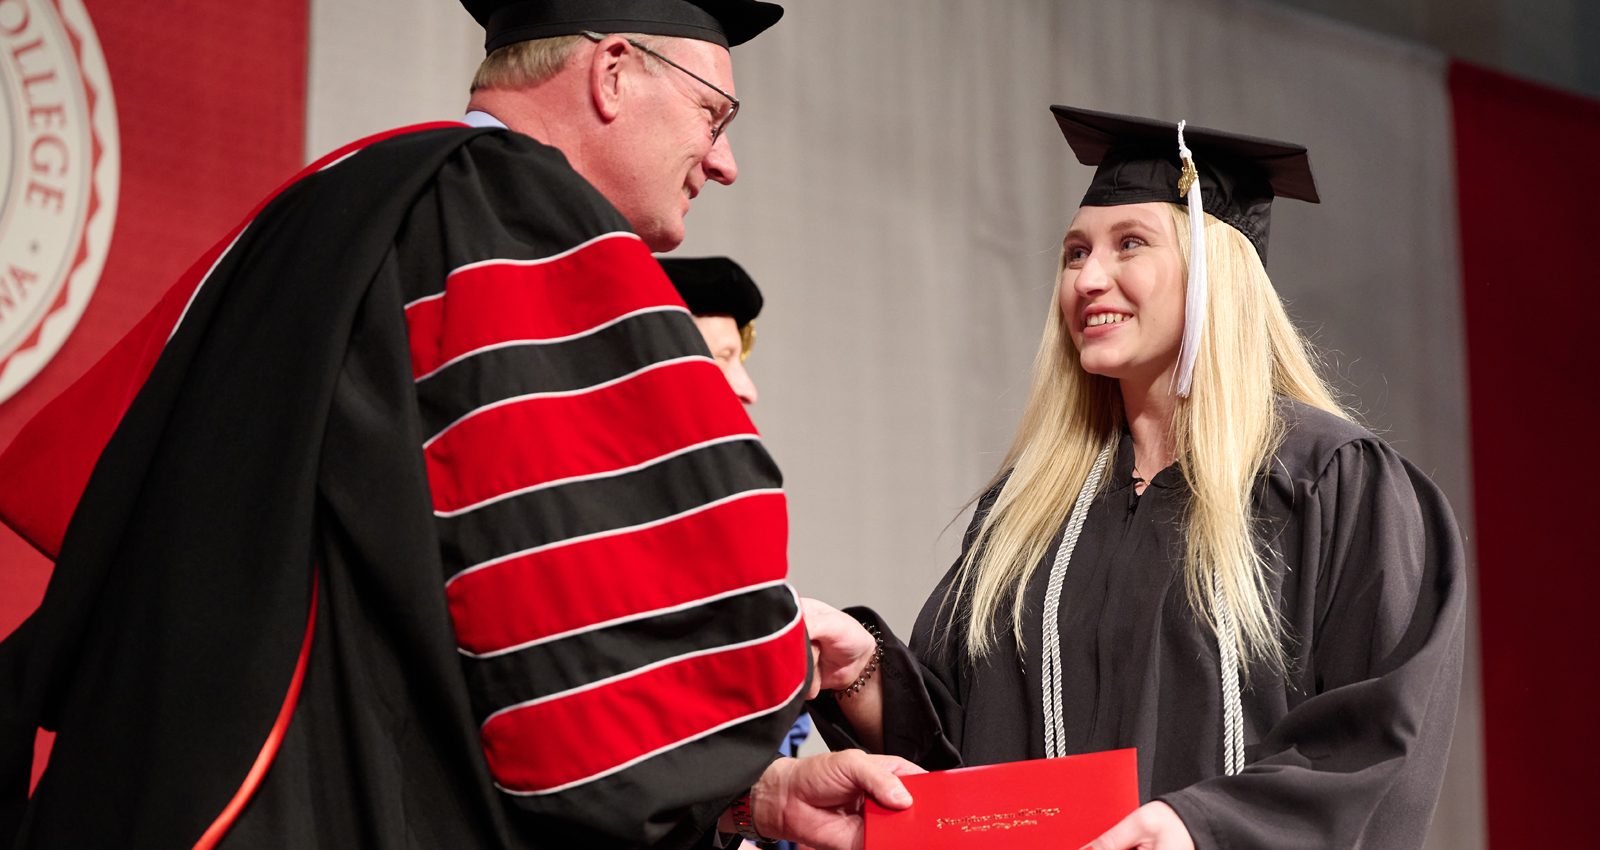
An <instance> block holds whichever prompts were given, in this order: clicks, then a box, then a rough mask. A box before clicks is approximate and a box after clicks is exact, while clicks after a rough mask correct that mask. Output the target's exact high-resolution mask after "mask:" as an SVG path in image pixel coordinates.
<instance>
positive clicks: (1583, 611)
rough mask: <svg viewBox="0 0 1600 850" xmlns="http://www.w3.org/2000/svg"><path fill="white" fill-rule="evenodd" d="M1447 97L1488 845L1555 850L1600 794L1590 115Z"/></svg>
mask: <svg viewBox="0 0 1600 850" xmlns="http://www.w3.org/2000/svg"><path fill="white" fill-rule="evenodd" d="M1450 93H1451V98H1452V101H1453V104H1454V108H1455V125H1456V126H1455V132H1456V170H1457V172H1456V173H1457V178H1456V181H1457V196H1458V199H1459V200H1458V203H1459V205H1460V211H1461V259H1462V263H1461V267H1462V287H1463V289H1462V292H1463V298H1462V301H1463V312H1464V314H1465V320H1466V326H1467V334H1466V336H1467V361H1468V362H1467V372H1468V375H1469V376H1470V385H1469V387H1470V395H1471V416H1472V471H1473V479H1474V480H1473V493H1474V497H1473V500H1474V503H1475V504H1474V508H1475V513H1476V518H1477V536H1478V539H1477V552H1478V599H1479V603H1478V606H1479V612H1480V622H1479V630H1480V633H1481V635H1482V641H1483V644H1482V656H1483V712H1484V767H1485V769H1484V780H1485V791H1486V796H1487V808H1488V819H1489V846H1490V847H1493V848H1495V850H1510V848H1519V847H1528V848H1533V847H1559V846H1562V845H1565V844H1571V843H1572V841H1573V838H1572V830H1573V826H1572V823H1571V820H1570V819H1571V817H1572V814H1573V813H1574V812H1582V811H1585V810H1586V807H1587V806H1589V805H1591V804H1592V800H1593V799H1594V797H1595V795H1596V793H1597V792H1600V778H1596V773H1595V771H1594V764H1595V762H1596V761H1600V732H1597V731H1596V728H1595V724H1594V716H1595V706H1596V705H1600V683H1597V682H1596V680H1595V677H1594V663H1595V659H1596V658H1600V631H1596V630H1595V627H1594V613H1593V609H1594V602H1595V600H1596V599H1600V569H1596V566H1597V565H1600V556H1597V555H1596V554H1595V544H1594V534H1593V531H1592V529H1593V526H1592V525H1591V523H1593V522H1594V521H1595V520H1594V518H1595V516H1596V514H1597V513H1600V495H1597V494H1596V493H1595V490H1594V488H1592V487H1590V486H1588V482H1587V481H1586V480H1585V476H1584V474H1583V472H1582V470H1583V469H1584V468H1585V467H1584V466H1583V464H1584V463H1585V462H1586V461H1584V458H1585V457H1587V455H1588V451H1589V450H1590V449H1592V447H1593V446H1594V445H1595V444H1596V443H1597V442H1600V394H1597V393H1596V392H1595V390H1596V386H1597V382H1596V380H1595V377H1594V365H1593V361H1594V360H1595V354H1594V351H1593V350H1592V349H1591V346H1592V345H1593V344H1594V338H1595V330H1594V320H1595V316H1596V315H1600V272H1596V271H1595V260H1594V257H1593V256H1592V254H1591V250H1592V248H1591V245H1590V243H1589V240H1591V239H1594V238H1595V234H1596V233H1597V232H1600V202H1597V201H1596V200H1595V199H1596V197H1597V191H1596V188H1597V183H1600V178H1597V177H1595V176H1593V174H1594V167H1593V166H1592V164H1591V163H1592V162H1593V161H1594V140H1595V139H1597V138H1600V103H1595V102H1594V101H1590V100H1586V99H1584V98H1580V97H1576V96H1573V95H1567V94H1562V93H1560V92H1556V91H1552V90H1550V89H1546V88H1542V87H1539V86H1535V85H1531V84H1529V83H1524V82H1520V81H1517V80H1513V79H1511V78H1509V77H1506V76H1504V75H1501V74H1498V73H1495V72H1493V71H1487V70H1483V69H1480V68H1475V67H1472V66H1469V65H1461V64H1458V65H1456V66H1455V67H1454V68H1453V69H1452V70H1451V73H1450ZM1550 451H1554V452H1556V456H1555V461H1552V460H1550V459H1549V458H1546V457H1545V454H1546V453H1547V452H1550ZM1569 452H1570V453H1571V454H1568V453H1569ZM1556 461H1561V462H1560V463H1557V462H1556ZM1572 462H1575V463H1577V464H1578V466H1576V467H1572V466H1570V465H1569V464H1570V463H1572ZM1568 472H1576V473H1577V474H1576V475H1568V474H1567V473H1568ZM1462 507H1464V506H1462ZM1459 509H1460V508H1458V510H1459ZM1580 843H1581V842H1580Z"/></svg>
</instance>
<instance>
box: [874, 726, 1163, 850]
mask: <svg viewBox="0 0 1600 850" xmlns="http://www.w3.org/2000/svg"><path fill="white" fill-rule="evenodd" d="M901 778H902V779H903V780H904V781H905V785H906V790H907V791H910V792H911V796H912V797H913V798H914V799H915V801H916V802H914V803H912V804H911V808H909V809H905V810H903V811H898V812H897V811H891V810H889V809H885V808H883V807H882V806H880V805H878V804H877V803H874V802H873V801H872V799H871V798H870V797H869V798H868V799H867V812H866V816H867V847H866V850H912V849H913V848H915V849H916V850H922V848H943V847H948V848H952V850H968V849H969V848H970V850H984V848H990V847H994V848H1001V847H1004V848H1006V850H1034V848H1038V850H1045V848H1048V849H1049V850H1076V848H1079V847H1082V846H1083V845H1085V844H1088V843H1089V842H1091V841H1093V840H1095V839H1096V838H1099V837H1100V834H1101V833H1103V832H1105V831H1106V830H1108V829H1110V828H1111V827H1113V826H1116V824H1117V822H1118V821H1120V820H1122V819H1123V818H1125V817H1127V816H1128V814H1129V813H1130V812H1132V811H1133V810H1134V809H1137V808H1138V807H1139V762H1138V759H1137V758H1136V757H1135V755H1134V751H1133V750H1131V749H1129V750H1108V751H1106V752H1103V753H1087V754H1085V755H1081V756H1066V757H1064V758H1055V759H1037V760H1035V761H1017V762H1011V763H1009V764H992V765H986V766H984V767H963V768H957V769H955V770H941V771H937V772H935V773H923V774H918V775H916V776H905V777H901Z"/></svg>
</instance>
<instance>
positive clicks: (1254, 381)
mask: <svg viewBox="0 0 1600 850" xmlns="http://www.w3.org/2000/svg"><path fill="white" fill-rule="evenodd" d="M1054 113H1055V116H1056V119H1057V121H1058V123H1059V125H1060V127H1061V130H1062V131H1063V133H1064V134H1065V135H1066V137H1067V141H1068V142H1069V143H1070V145H1071V147H1072V149H1073V151H1074V152H1075V153H1076V154H1077V157H1078V160H1079V161H1080V162H1082V163H1083V164H1085V165H1091V166H1095V167H1096V172H1095V175H1094V179H1093V181H1092V182H1091V184H1090V188H1089V191H1088V193H1087V195H1086V196H1085V197H1084V199H1083V205H1082V207H1081V208H1080V209H1079V211H1078V214H1077V216H1076V217H1075V218H1074V219H1073V222H1072V225H1071V227H1070V229H1069V230H1068V232H1067V234H1066V237H1065V239H1064V240H1063V241H1062V245H1061V260H1060V265H1059V272H1058V275H1057V281H1056V293H1055V294H1056V297H1055V298H1054V299H1052V301H1051V305H1050V310H1049V314H1048V318H1047V320H1046V324H1045V333H1044V339H1043V341H1042V342H1041V343H1040V347H1039V353H1038V357H1037V359H1036V360H1035V366H1034V375H1033V383H1032V388H1031V391H1030V394H1029V399H1028V402H1027V406H1026V408H1025V410H1024V412H1023V415H1022V421H1021V424H1020V425H1019V427H1018V430H1017V435H1016V438H1015V440H1014V442H1013V444H1012V447H1011V450H1010V451H1009V452H1008V453H1007V455H1006V458H1005V460H1004V461H1003V462H1002V463H1001V465H1000V468H999V469H998V471H997V472H996V474H995V478H994V480H993V481H992V482H991V484H990V486H989V487H988V488H986V491H985V492H984V493H983V494H982V495H981V498H978V499H977V502H978V506H977V510H976V513H975V514H974V517H973V520H972V524H971V526H970V527H969V529H968V531H967V534H966V536H965V539H964V551H963V553H962V556H961V558H960V559H959V560H958V561H957V562H956V564H955V566H954V567H952V568H951V570H950V572H949V573H948V574H947V575H946V576H945V577H944V579H943V580H942V581H940V582H939V584H938V586H937V587H936V589H935V590H934V592H933V594H932V595H931V596H930V597H929V599H928V601H927V604H926V605H925V606H924V608H923V610H922V613H921V616H919V617H918V619H917V622H916V626H915V628H914V629H913V631H912V634H911V639H910V643H909V646H908V645H906V644H903V643H901V642H900V641H899V640H898V639H897V638H896V637H895V636H894V635H893V634H891V633H890V631H889V629H888V626H887V625H886V624H885V623H884V622H883V621H882V620H881V619H880V618H879V617H878V616H877V615H876V614H874V613H873V612H872V611H871V610H869V609H865V608H855V609H850V611H849V613H848V614H845V613H841V612H838V611H836V610H834V609H832V608H830V607H828V606H826V605H824V604H822V603H820V602H815V601H812V600H806V601H805V603H804V604H805V605H806V610H807V621H808V622H809V623H810V624H811V626H812V633H811V636H812V640H813V644H814V645H815V646H816V647H817V648H818V649H819V651H820V652H821V656H822V661H821V667H822V670H823V676H822V678H821V682H820V687H823V688H833V689H841V690H833V691H824V692H822V693H819V694H818V695H817V697H816V699H814V700H813V701H812V702H811V704H810V708H811V713H812V715H813V717H814V718H817V724H818V729H819V731H820V732H821V733H822V735H823V737H824V738H825V739H826V740H827V741H828V742H829V744H830V746H832V747H833V748H835V749H839V748H843V747H849V746H864V747H866V748H868V749H869V750H872V751H875V752H883V753H895V754H898V755H902V756H905V757H906V758H909V759H912V760H913V761H916V762H917V763H919V764H921V765H922V766H924V767H927V768H929V769H937V768H948V767H954V766H957V765H982V764H993V763H996V762H1006V761H1016V760H1021V759H1034V758H1041V757H1051V756H1061V755H1071V754H1075V753H1086V752H1095V751H1102V750H1110V749H1118V748H1125V747H1136V748H1137V749H1138V763H1139V794H1140V799H1141V801H1143V802H1144V805H1143V806H1141V807H1140V808H1139V809H1138V810H1137V811H1135V812H1133V813H1132V814H1131V815H1129V816H1128V818H1127V819H1125V820H1124V821H1122V822H1121V823H1120V824H1118V825H1117V826H1116V827H1114V828H1113V829H1111V830H1110V831H1108V832H1107V833H1106V834H1105V835H1103V836H1101V837H1100V838H1099V839H1097V840H1096V841H1095V842H1094V843H1093V845H1092V847H1094V848H1095V850H1126V848H1135V847H1137V848H1145V850H1189V848H1194V847H1198V848H1204V850H1216V848H1233V850H1246V848H1259V850H1268V848H1271V850H1287V849H1288V848H1329V850H1332V848H1348V847H1373V848H1379V847H1381V848H1416V847H1420V846H1422V843H1423V840H1424V837H1425V835H1426V833H1427V830H1428V825H1429V821H1430V820H1431V818H1432V815H1433V810H1434V806H1435V804H1436V802H1437V799H1438V794H1439V788H1440V784H1441V782H1442V780H1443V775H1444V769H1445V761H1446V756H1447V754H1448V749H1449V743H1450V737H1451V730H1452V726H1453V724H1454V718H1455V711H1456V699H1457V692H1458V687H1459V683H1460V671H1461V663H1462V640H1463V636H1462V635H1463V625H1462V617H1463V610H1464V609H1463V605H1464V600H1465V581H1464V578H1463V561H1464V554H1463V549H1462V542H1461V539H1460V536H1459V533H1458V531H1457V528H1456V524H1455V521H1454V518H1453V516H1452V514H1451V511H1450V507H1449V505H1448V504H1446V502H1445V499H1444V496H1443V495H1442V494H1441V493H1440V492H1439V490H1438V488H1436V487H1435V486H1434V485H1433V483H1432V482H1431V481H1429V480H1428V478H1427V477H1426V476H1425V475H1423V474H1422V473H1421V472H1420V471H1418V470H1417V469H1416V467H1414V466H1412V465H1411V464H1410V463H1408V462H1407V461H1406V460H1405V459H1404V458H1402V457H1400V455H1399V454H1397V453H1396V452H1395V451H1394V450H1393V449H1392V448H1390V447H1389V446H1388V445H1387V444H1385V443H1384V442H1383V441H1382V440H1380V439H1378V438H1377V437H1374V436H1373V435H1372V434H1371V433H1369V432H1368V431H1366V430H1364V429H1362V428H1361V427H1359V426H1358V425H1356V424H1354V423H1353V422H1352V421H1351V420H1350V417H1349V414H1348V413H1347V412H1346V411H1345V410H1344V409H1343V408H1342V407H1340V406H1339V404H1338V403H1337V402H1335V401H1334V399H1333V397H1332V395H1331V394H1330V392H1329V391H1328V389H1327V387H1326V385H1325V384H1324V382H1323V380H1322V378H1320V377H1319V376H1318V374H1317V372H1316V370H1315V368H1314V366H1313V360H1312V358H1311V356H1310V355H1309V353H1308V347H1307V345H1306V343H1305V341H1304V340H1303V339H1302V338H1301V337H1300V335H1299V334H1298V333H1297V331H1296V330H1295V328H1294V326H1293V325H1292V324H1291V322H1290V320H1289V318H1288V316H1287V314H1286V313H1285V311H1284V308H1283V305H1282V304H1281V302H1280V300H1279V298H1278V296H1277V294H1276V292H1274V290H1273V288H1272V284H1271V282H1270V281H1269V280H1268V278H1267V275H1266V271H1265V268H1264V266H1263V259H1264V257H1265V255H1266V248H1267V234H1268V222H1269V215H1270V211H1271V203H1272V201H1273V199H1274V198H1275V197H1288V198H1295V199H1300V200H1306V201H1311V202H1316V201H1317V200H1318V198H1317V193H1316V186H1315V184H1314V183H1313V181H1312V177H1311V171H1310V164H1309V161H1308V158H1307V154H1306V151H1305V148H1303V147H1300V146H1297V145H1290V144H1285V143H1280V142H1271V141H1267V140H1262V139H1255V138H1249V137H1244V136H1238V135H1234V134H1231V133H1223V132H1218V131H1212V130H1201V129H1198V128H1186V127H1182V126H1181V125H1173V124H1167V123H1162V122H1157V121H1150V120H1146V119H1141V118H1133V117H1128V116H1118V115H1110V114H1105V113H1099V112H1092V111H1089V110H1084V109H1072V108H1066V107H1055V108H1054ZM868 627H870V630H869V628H868ZM872 631H875V632H877V634H878V635H880V636H881V637H882V641H881V643H880V642H879V640H878V639H877V638H876V637H874V636H873V634H872V633H871V632H872ZM875 659H876V660H878V661H879V664H880V665H881V667H879V671H880V672H878V673H877V675H870V674H871V671H872V670H873V666H872V664H873V661H874V660H875ZM856 685H859V687H858V688H853V689H851V688H852V686H856ZM844 689H849V690H844Z"/></svg>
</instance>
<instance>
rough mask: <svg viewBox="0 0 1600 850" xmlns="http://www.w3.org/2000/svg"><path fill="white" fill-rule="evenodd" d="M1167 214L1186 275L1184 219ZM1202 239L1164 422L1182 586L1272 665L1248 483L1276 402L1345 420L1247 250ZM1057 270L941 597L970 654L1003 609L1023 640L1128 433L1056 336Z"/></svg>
mask: <svg viewBox="0 0 1600 850" xmlns="http://www.w3.org/2000/svg"><path fill="white" fill-rule="evenodd" d="M1169 206H1170V207H1171V210H1172V220H1173V223H1174V225H1175V226H1176V228H1177V242H1178V244H1179V245H1180V246H1182V248H1181V250H1182V253H1183V258H1184V263H1185V267H1187V263H1188V253H1189V212H1188V209H1187V208H1185V207H1182V206H1178V205H1176V204H1172V205H1169ZM1205 238H1206V257H1207V267H1208V275H1207V287H1208V289H1209V295H1208V302H1209V303H1208V304H1207V307H1206V320H1205V328H1204V331H1203V333H1202V336H1201V340H1200V350H1199V353H1198V355H1197V357H1196V360H1195V367H1194V385H1193V390H1192V391H1191V393H1190V396H1189V398H1188V399H1184V400H1180V402H1179V404H1178V407H1177V412H1176V414H1175V415H1174V417H1173V421H1172V429H1173V438H1174V443H1175V446H1176V448H1177V452H1178V463H1179V466H1180V468H1181V469H1182V471H1183V475H1184V479H1185V481H1186V482H1187V484H1188V486H1189V491H1190V497H1189V501H1188V506H1187V508H1186V510H1185V514H1184V532H1185V534H1184V536H1185V538H1186V540H1187V547H1186V551H1185V553H1184V559H1183V578H1184V586H1185V588H1186V590H1187V593H1188V598H1189V601H1190V604H1191V605H1193V607H1194V609H1195V611H1196V612H1198V613H1199V614H1200V615H1201V616H1202V618H1203V619H1204V620H1205V621H1206V623H1207V624H1208V625H1209V626H1210V628H1211V629H1212V631H1213V632H1214V633H1216V635H1217V642H1218V644H1219V646H1220V645H1223V644H1230V643H1231V644H1232V645H1233V646H1234V647H1235V648H1236V649H1237V650H1238V653H1239V657H1240V658H1241V659H1244V660H1245V661H1246V662H1247V663H1248V662H1250V661H1261V662H1266V663H1267V664H1268V665H1269V666H1271V667H1274V668H1277V669H1281V668H1282V666H1283V663H1284V657H1285V656H1284V651H1283V647H1282V640H1281V635H1280V627H1279V618H1278V617H1277V615H1276V614H1275V613H1274V611H1273V609H1272V606H1271V600H1270V598H1269V594H1270V590H1269V587H1268V583H1267V578H1268V573H1269V569H1270V568H1269V566H1268V564H1267V562H1266V561H1265V559H1264V558H1263V557H1262V554H1261V552H1260V551H1259V548H1258V546H1257V543H1258V541H1256V540H1255V538H1254V534H1253V530H1252V521H1251V519H1252V518H1251V493H1252V490H1253V489H1254V486H1255V483H1256V480H1257V477H1258V475H1259V474H1260V473H1261V472H1262V471H1263V470H1264V469H1265V468H1266V464H1267V463H1268V461H1269V460H1270V459H1271V457H1272V455H1273V453H1274V452H1275V451H1276V450H1277V447H1278V445H1279V443H1280V442H1281V441H1282V439H1283V429H1284V426H1283V422H1282V420H1281V419H1280V418H1279V416H1278V414H1277V411H1276V402H1275V396H1279V395H1282V396H1286V397H1288V398H1291V399H1296V400H1299V401H1302V402H1305V403H1306V404H1309V405H1312V406H1313V407H1318V408H1321V409H1323V410H1326V411H1328V412H1330V413H1333V414H1335V415H1338V416H1341V417H1346V418H1348V414H1347V413H1346V412H1345V411H1344V409H1343V408H1341V407H1340V406H1339V404H1338V403H1337V402H1336V401H1335V400H1334V398H1333V395H1332V393H1331V392H1330V391H1329V389H1328V387H1327V385H1326V384H1325V383H1324V382H1323V380H1322V378H1321V377H1319V376H1318V374H1317V371H1316V369H1315V367H1314V366H1313V361H1314V358H1313V356H1312V354H1311V351H1310V349H1309V347H1308V345H1307V343H1306V341H1305V340H1304V339H1302V338H1301V336H1300V334H1299V332H1298V331H1297V330H1296V329H1295V327H1294V325H1293V323H1292V322H1290V320H1289V316H1288V314H1287V313H1286V312H1285V311H1284V309H1283V304H1282V302H1281V301H1280V300H1279V299H1278V294H1277V292H1276V291H1275V290H1274V289H1273V288H1272V282H1271V281H1270V280H1268V278H1267V271H1266V268H1265V267H1263V266H1262V264H1261V259H1260V257H1259V256H1258V255H1257V254H1256V250H1255V246H1253V245H1252V244H1251V243H1250V241H1249V240H1248V239H1246V238H1245V236H1244V234H1242V233H1240V232H1239V231H1238V230H1235V229H1234V228H1233V227H1231V226H1229V225H1227V224H1224V223H1223V222H1221V221H1219V220H1218V219H1216V218H1214V217H1212V216H1211V215H1209V214H1208V215H1206V217H1205ZM1065 270H1066V258H1065V255H1063V257H1062V259H1061V261H1060V262H1059V263H1058V264H1057V268H1056V291H1055V297H1054V298H1052V299H1051V301H1050V312H1049V317H1048V319H1047V320H1046V321H1045V329H1044V338H1043V339H1042V340H1040V342H1039V352H1038V354H1037V355H1036V356H1035V358H1034V364H1033V380H1032V385H1031V387H1030V389H1029V392H1028V402H1027V404H1026V406H1024V408H1023V412H1022V421H1021V422H1020V423H1019V424H1018V425H1017V433H1016V436H1015V437H1014V438H1013V439H1012V442H1011V448H1010V450H1009V451H1007V452H1006V456H1005V460H1004V461H1002V462H1001V464H1000V469H999V470H998V471H997V472H996V473H995V477H994V478H993V479H992V480H991V481H990V482H989V485H988V486H987V487H985V490H988V489H990V488H992V487H993V486H994V485H996V484H998V483H1000V482H1001V481H1002V480H1003V481H1004V482H1005V483H1004V486H1003V487H1002V489H1001V490H1000V493H999V495H998V497H997V498H996V500H995V502H994V504H993V506H992V507H991V508H990V510H989V512H988V514H987V516H985V518H984V520H983V523H982V525H981V526H980V528H979V531H978V534H977V537H976V538H975V540H974V541H973V543H972V545H970V546H969V547H968V549H967V552H966V554H965V555H964V556H963V558H962V561H961V563H960V568H959V571H958V575H957V578H956V580H955V582H953V583H952V585H951V587H950V590H949V592H948V593H947V594H946V597H945V605H946V606H947V607H948V608H949V610H950V617H949V621H948V622H949V625H950V629H951V631H960V630H963V629H964V631H965V635H964V637H965V640H964V641H963V644H964V646H965V649H966V652H967V654H968V655H969V656H971V657H972V658H975V659H976V658H982V657H984V656H985V655H987V654H988V652H989V651H990V650H991V649H992V648H993V646H994V640H995V633H996V627H997V626H998V624H999V622H1000V617H1001V613H1002V611H1003V609H1004V608H1006V607H1007V605H1008V603H1009V607H1010V609H1011V617H1010V619H1011V627H1012V631H1013V632H1014V633H1015V635H1016V639H1017V643H1018V644H1019V646H1025V645H1026V641H1025V639H1024V636H1023V634H1022V608H1023V594H1022V588H1023V587H1024V586H1026V584H1027V582H1028V579H1029V577H1030V576H1031V575H1032V573H1033V570H1034V568H1035V566H1036V565H1037V564H1038V563H1039V562H1040V560H1041V559H1042V558H1043V557H1044V556H1045V553H1046V550H1047V549H1048V548H1049V546H1050V541H1051V540H1052V539H1054V537H1055V534H1056V532H1057V531H1058V530H1059V529H1060V528H1061V526H1062V524H1063V523H1064V522H1065V521H1066V518H1067V514H1068V512H1070V510H1071V508H1072V505H1073V502H1074V500H1075V499H1076V497H1077V493H1078V490H1079V489H1080V488H1082V487H1083V483H1084V481H1085V480H1086V479H1087V478H1088V477H1089V472H1090V470H1091V468H1092V467H1093V466H1094V462H1095V457H1096V455H1098V454H1099V452H1100V449H1101V448H1102V447H1103V446H1104V445H1105V444H1106V442H1107V441H1108V440H1111V439H1113V438H1114V437H1115V436H1116V435H1117V434H1119V433H1120V431H1121V428H1122V425H1123V410H1122V398H1121V393H1120V390H1119V389H1118V384H1117V382H1116V381H1115V380H1113V379H1111V378H1106V377H1102V376H1099V375H1091V374H1089V373H1087V372H1085V371H1084V370H1083V367H1082V365H1081V364H1080V363H1079V361H1078V350H1077V347H1076V346H1075V345H1073V344H1072V341H1071V338H1070V336H1069V335H1068V334H1067V333H1066V331H1065V327H1064V323H1063V321H1062V316H1061V307H1060V303H1061V302H1060V290H1061V285H1062V278H1063V273H1064V272H1065ZM1186 273H1187V272H1185V274H1186ZM969 595H970V597H971V599H970V603H969V605H968V606H967V607H968V609H969V612H968V613H967V614H966V616H964V617H960V618H959V621H958V618H957V614H956V612H957V610H959V609H960V608H961V607H962V606H961V604H960V603H961V602H962V600H963V599H964V598H965V597H967V596H969ZM1218 597H1220V598H1221V601H1223V602H1224V603H1226V606H1227V609H1228V610H1229V611H1231V612H1232V613H1233V616H1232V617H1231V623H1232V628H1231V629H1227V630H1224V629H1223V628H1221V627H1220V626H1219V618H1218V616H1217V610H1218V606H1217V601H1218Z"/></svg>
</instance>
